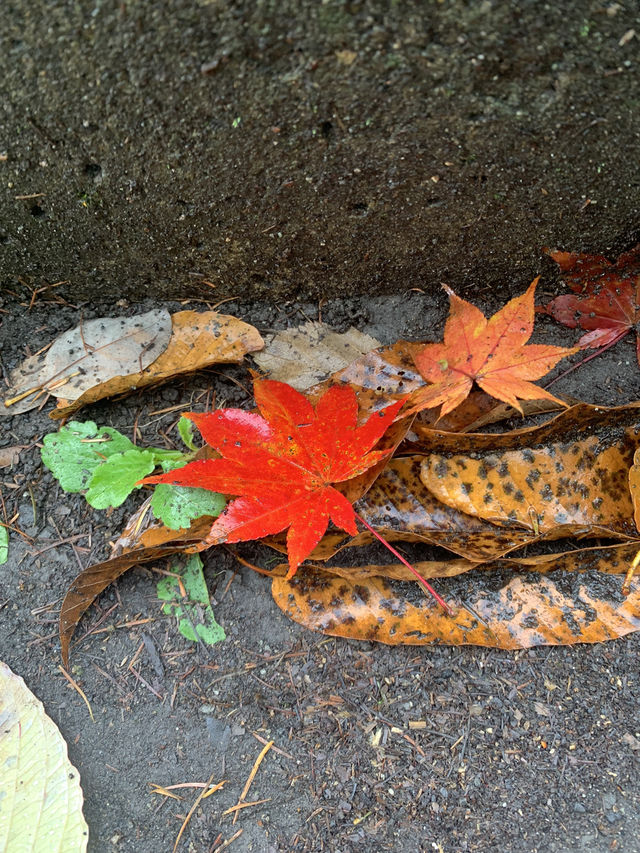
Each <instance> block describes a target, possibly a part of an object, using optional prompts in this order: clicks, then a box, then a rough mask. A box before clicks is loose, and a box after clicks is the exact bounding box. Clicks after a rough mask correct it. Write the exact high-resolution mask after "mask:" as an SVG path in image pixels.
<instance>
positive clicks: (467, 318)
mask: <svg viewBox="0 0 640 853" xmlns="http://www.w3.org/2000/svg"><path fill="white" fill-rule="evenodd" d="M537 283H538V279H537V278H536V279H535V280H534V281H533V282H532V283H531V285H530V286H529V288H528V289H527V291H526V292H525V293H523V294H522V296H517V297H515V298H514V299H512V300H511V301H510V302H508V303H507V304H506V305H505V306H504V308H501V309H500V310H499V311H498V312H496V313H495V314H494V315H493V317H491V318H490V319H489V320H487V318H486V317H485V316H484V314H483V313H482V312H481V311H480V309H479V308H476V307H475V306H474V305H471V303H469V302H466V301H465V300H464V299H460V297H459V296H456V295H455V293H454V292H453V291H452V290H451V288H449V287H447V286H446V285H445V290H446V291H447V293H448V294H449V299H450V302H451V309H450V313H449V317H448V318H447V322H446V325H445V329H444V342H443V343H440V344H427V345H426V346H425V347H423V348H422V349H421V350H419V351H418V352H417V353H416V354H415V355H414V361H415V363H416V367H417V368H418V370H419V371H420V373H421V374H422V376H423V377H424V378H425V379H426V380H427V382H429V383H432V384H430V385H427V386H426V387H424V388H420V389H418V390H417V391H415V392H414V393H413V394H412V395H411V397H410V400H409V404H408V409H407V410H406V413H407V414H412V413H414V412H418V411H421V410H422V409H430V408H433V407H435V406H439V405H440V404H442V409H441V411H440V416H441V417H442V416H444V415H446V414H447V413H448V412H450V411H452V410H453V409H455V408H456V406H458V405H460V403H462V401H463V400H464V399H465V398H466V397H467V395H468V394H469V392H470V391H471V388H472V386H473V383H474V382H476V383H477V384H478V385H479V386H480V388H482V389H483V390H484V391H486V392H487V394H490V395H491V396H492V397H496V398H497V399H498V400H503V401H504V402H505V403H509V404H510V405H511V406H513V407H514V408H516V409H518V411H520V412H522V409H521V407H520V404H519V403H518V399H520V400H543V399H545V400H553V401H554V402H556V403H562V400H558V399H557V398H556V397H554V396H553V395H552V394H550V393H549V392H548V391H545V390H544V388H539V387H538V386H537V385H534V384H533V383H532V382H530V381H529V380H531V379H539V378H540V377H541V376H544V375H545V374H546V373H548V372H549V370H551V368H552V367H554V366H555V365H556V364H557V362H558V361H560V359H561V358H564V357H565V356H567V355H571V354H572V353H574V352H576V350H575V349H564V348H563V347H554V346H546V345H542V344H527V343H526V342H527V341H528V340H529V338H530V337H531V333H532V331H533V321H534V304H533V299H534V293H535V288H536V284H537ZM563 405H564V404H563ZM403 414H404V412H403Z"/></svg>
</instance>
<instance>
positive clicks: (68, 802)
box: [0, 662, 89, 853]
mask: <svg viewBox="0 0 640 853" xmlns="http://www.w3.org/2000/svg"><path fill="white" fill-rule="evenodd" d="M88 837H89V832H88V829H87V824H86V823H85V820H84V817H83V816H82V789H81V788H80V776H79V774H78V771H77V770H76V769H75V767H73V765H72V764H71V763H70V762H69V757H68V755H67V745H66V743H65V742H64V740H63V738H62V735H61V734H60V732H59V731H58V729H57V727H56V726H55V724H54V723H53V722H52V720H50V719H49V717H47V715H46V714H45V712H44V708H43V706H42V702H40V701H39V700H38V699H36V697H35V696H34V695H33V693H31V691H30V690H29V689H28V688H27V686H26V684H25V683H24V681H23V680H22V678H20V677H19V676H17V675H15V674H14V673H13V672H12V671H11V670H10V669H9V667H8V666H7V665H6V664H4V663H2V662H0V850H1V851H3V853H5V851H6V853H83V851H84V850H86V849H87V840H88Z"/></svg>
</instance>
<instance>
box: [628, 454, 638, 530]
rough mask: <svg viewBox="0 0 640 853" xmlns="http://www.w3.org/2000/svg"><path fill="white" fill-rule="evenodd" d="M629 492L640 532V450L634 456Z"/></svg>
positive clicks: (635, 520)
mask: <svg viewBox="0 0 640 853" xmlns="http://www.w3.org/2000/svg"><path fill="white" fill-rule="evenodd" d="M629 490H630V492H631V500H632V501H633V519H634V522H635V525H636V528H637V530H639V531H640V450H636V452H635V453H634V454H633V465H632V466H631V468H629Z"/></svg>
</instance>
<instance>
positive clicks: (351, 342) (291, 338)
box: [253, 320, 380, 391]
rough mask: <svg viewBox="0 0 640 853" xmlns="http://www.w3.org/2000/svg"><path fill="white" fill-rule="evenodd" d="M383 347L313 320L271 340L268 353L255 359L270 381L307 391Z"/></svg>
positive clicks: (357, 334) (367, 336)
mask: <svg viewBox="0 0 640 853" xmlns="http://www.w3.org/2000/svg"><path fill="white" fill-rule="evenodd" d="M379 346H380V342H379V341H377V340H376V339H375V338H372V337H370V336H369V335H365V334H364V333H363V332H359V331H358V330H357V329H354V328H353V327H351V328H350V329H349V330H348V331H347V332H343V333H340V332H334V331H333V329H332V328H331V326H327V325H326V323H317V322H314V321H312V320H310V321H309V322H308V323H304V324H303V325H302V326H298V327H297V328H295V329H286V330H285V331H283V332H278V334H276V335H271V336H269V337H268V338H267V339H266V344H265V348H264V350H262V352H260V353H256V354H254V356H253V358H254V359H255V360H256V362H257V364H258V366H259V367H260V369H261V370H263V371H264V372H265V373H267V374H268V376H269V378H270V379H277V380H278V381H279V382H288V383H289V385H292V386H293V387H294V388H296V389H297V390H298V391H304V390H305V389H306V388H310V387H311V386H312V385H315V384H316V383H318V382H321V381H322V380H323V379H326V378H327V376H329V375H330V374H332V373H335V372H336V371H338V370H341V369H342V368H343V367H346V366H347V365H348V364H351V362H352V361H355V360H356V359H357V358H359V357H360V356H361V355H362V354H363V353H366V352H370V351H371V350H374V349H376V348H377V347H379Z"/></svg>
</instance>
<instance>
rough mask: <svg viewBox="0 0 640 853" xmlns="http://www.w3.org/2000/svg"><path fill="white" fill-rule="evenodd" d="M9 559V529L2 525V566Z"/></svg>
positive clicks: (0, 556) (0, 530) (0, 532)
mask: <svg viewBox="0 0 640 853" xmlns="http://www.w3.org/2000/svg"><path fill="white" fill-rule="evenodd" d="M8 559H9V531H8V530H7V528H6V527H0V566H2V565H4V563H6V562H7V560H8Z"/></svg>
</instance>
